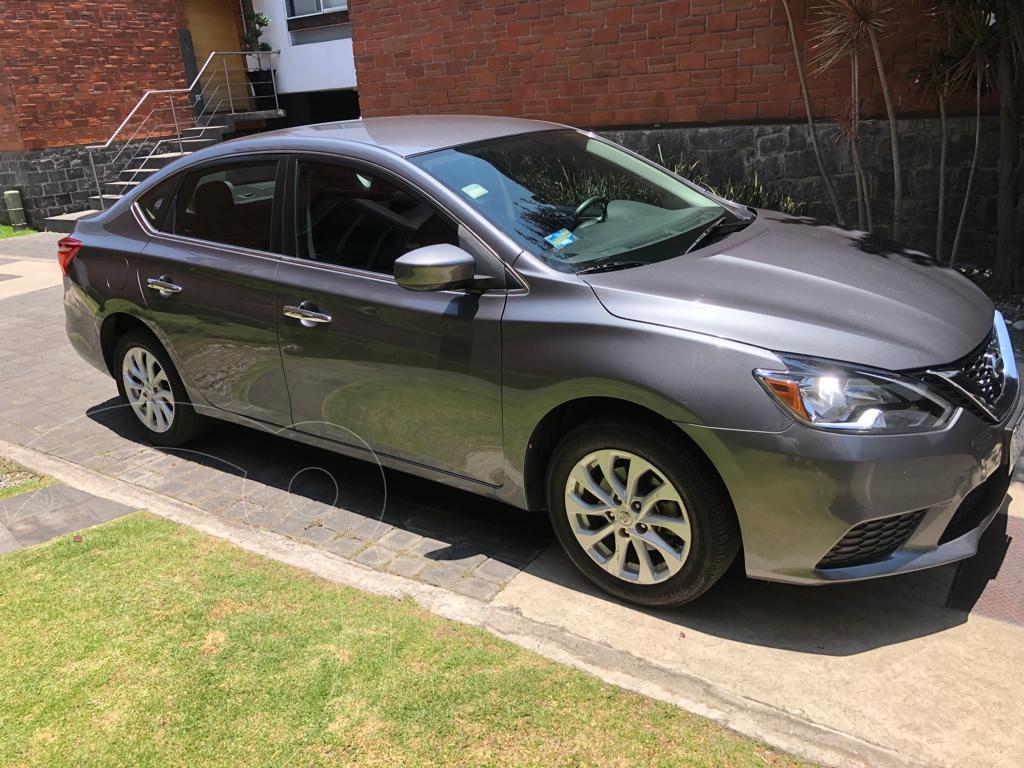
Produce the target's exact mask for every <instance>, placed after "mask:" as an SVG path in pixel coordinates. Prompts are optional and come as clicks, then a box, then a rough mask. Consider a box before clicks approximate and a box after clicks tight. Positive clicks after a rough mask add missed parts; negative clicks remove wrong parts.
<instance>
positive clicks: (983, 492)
mask: <svg viewBox="0 0 1024 768" xmlns="http://www.w3.org/2000/svg"><path fill="white" fill-rule="evenodd" d="M1009 487H1010V473H1009V472H1007V471H1006V470H1005V469H1000V470H996V471H995V472H994V473H993V474H992V475H991V476H990V477H989V478H988V479H987V480H986V481H985V482H983V483H982V484H981V485H979V486H978V487H977V488H975V489H974V490H973V491H971V492H970V493H968V494H967V495H966V496H965V497H964V500H963V501H961V502H960V506H959V507H957V508H956V512H954V513H953V517H952V518H950V521H949V523H948V524H947V525H946V530H944V531H943V532H942V536H941V537H940V538H939V544H945V543H946V542H947V541H952V540H953V539H959V538H960V537H961V536H963V535H964V534H965V533H969V532H970V531H973V530H974V529H975V528H977V527H978V526H979V525H981V521H982V520H984V519H985V518H986V517H988V515H989V513H990V512H991V511H992V510H993V509H996V508H998V507H999V505H1000V504H1002V503H1003V499H1004V498H1005V497H1006V489H1007V488H1009Z"/></svg>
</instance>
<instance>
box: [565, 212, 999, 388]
mask: <svg viewBox="0 0 1024 768" xmlns="http://www.w3.org/2000/svg"><path fill="white" fill-rule="evenodd" d="M758 213H759V215H758V218H757V220H756V221H755V222H754V223H752V224H751V225H749V226H748V227H746V228H745V229H743V230H741V231H740V232H738V233H736V234H734V235H731V236H729V237H727V238H725V239H724V240H722V241H720V242H717V243H715V244H713V245H710V246H708V247H707V248H703V249H699V250H697V251H694V252H693V253H690V254H687V255H685V256H680V257H678V258H674V259H669V260H667V261H662V262H659V263H656V264H651V265H648V266H645V267H635V268H633V269H625V270H621V271H617V272H607V273H604V274H597V273H595V274H593V275H583V276H582V278H583V279H584V280H586V281H587V283H589V284H590V286H591V287H592V288H593V290H594V292H595V293H596V294H597V297H598V299H599V300H600V301H601V303H602V304H603V305H604V306H605V308H606V309H607V310H608V311H609V312H610V313H611V314H613V315H615V316H617V317H621V318H624V319H628V320H638V321H641V322H646V323H654V324H657V325H664V326H669V327H672V328H679V329H682V330H686V331H693V332H696V333H703V334H709V335H712V336H717V337H721V338H725V339H731V340H734V341H740V342H744V343H747V344H753V345H756V346H758V347H763V348H765V349H769V350H772V351H774V352H789V353H795V354H802V355H812V356H816V357H824V358H829V359H833V360H840V361H845V362H851V363H857V364H859V365H865V366H872V367H877V368H884V369H888V370H893V371H898V370H910V369H915V368H924V367H926V366H932V365H940V364H944V363H949V362H952V361H954V360H957V359H959V358H961V357H963V356H964V355H966V354H967V353H969V352H970V351H972V350H973V349H974V348H975V347H977V346H978V345H979V344H980V343H981V342H982V341H983V340H984V338H985V336H986V335H987V334H988V332H989V331H990V330H991V328H992V312H993V307H992V302H991V301H989V299H988V297H986V296H985V294H984V293H982V292H981V291H980V290H979V289H978V288H977V287H976V286H975V285H974V284H973V283H971V282H970V281H969V280H968V279H967V278H965V277H963V276H962V275H960V274H959V273H958V272H955V271H953V270H950V269H945V268H943V267H940V266H938V265H937V263H936V262H935V261H934V260H933V259H932V258H931V257H929V256H926V255H925V254H923V253H920V252H918V251H912V250H909V249H907V248H904V247H903V246H900V245H898V244H897V243H894V242H891V241H889V240H886V239H884V238H881V237H878V236H876V235H870V234H868V233H865V232H858V231H852V230H845V229H841V228H839V227H834V226H827V225H824V224H821V223H819V222H816V221H814V220H812V219H806V218H799V217H793V216H786V215H783V214H779V213H774V212H770V211H759V212H758Z"/></svg>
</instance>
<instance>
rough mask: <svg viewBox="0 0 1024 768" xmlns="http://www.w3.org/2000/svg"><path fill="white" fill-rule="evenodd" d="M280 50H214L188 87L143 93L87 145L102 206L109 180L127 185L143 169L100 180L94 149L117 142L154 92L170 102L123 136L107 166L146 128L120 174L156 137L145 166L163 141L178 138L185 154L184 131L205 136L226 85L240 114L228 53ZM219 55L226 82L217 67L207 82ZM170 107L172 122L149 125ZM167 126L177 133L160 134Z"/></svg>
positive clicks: (273, 52)
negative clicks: (180, 99) (179, 100)
mask: <svg viewBox="0 0 1024 768" xmlns="http://www.w3.org/2000/svg"><path fill="white" fill-rule="evenodd" d="M280 53H281V52H280V51H277V50H271V51H259V52H256V51H213V52H211V53H210V55H209V56H207V57H206V61H204V62H203V66H202V67H200V68H199V72H198V73H197V74H196V76H195V78H193V80H192V82H191V83H189V84H188V86H187V87H185V88H159V89H152V90H148V91H146V92H145V93H143V94H142V97H141V98H140V99H139V100H138V101H137V102H136V103H135V106H134V107H132V109H131V111H130V112H129V113H128V115H127V116H126V117H125V118H124V120H122V121H121V124H120V125H118V126H117V128H116V129H115V130H114V132H113V133H112V134H111V135H110V138H108V139H107V140H106V141H105V142H104V143H103V144H91V145H88V146H87V147H86V149H87V150H88V153H89V166H90V168H91V170H92V176H93V181H94V182H95V185H96V193H97V194H98V195H99V202H100V208H105V207H106V205H105V204H104V199H103V184H108V183H109V184H121V186H125V185H126V184H130V183H131V182H133V181H134V180H135V178H136V177H137V176H138V173H139V169H138V168H136V169H135V171H134V173H132V175H131V177H130V178H129V179H128V181H127V182H120V181H114V180H110V181H104V182H102V183H101V182H100V177H99V173H97V170H96V162H95V158H94V157H93V151H94V150H105V149H108V148H109V147H110V146H111V144H113V143H114V142H115V140H117V138H118V136H119V135H120V134H121V132H122V131H124V130H125V127H126V126H127V125H128V124H129V123H130V122H131V121H132V119H133V118H134V117H135V116H136V115H137V114H138V113H139V110H140V109H141V108H142V105H143V104H144V103H145V102H146V100H147V99H149V98H150V97H151V96H166V97H167V100H168V106H166V107H161V106H154V107H153V108H152V109H150V110H149V112H148V113H147V114H146V116H145V117H144V118H142V120H141V122H139V124H138V125H137V126H136V128H135V130H134V131H132V133H131V135H130V136H129V137H128V138H127V140H122V141H123V142H124V143H123V146H121V147H120V149H118V150H117V153H116V154H115V155H114V158H113V159H112V160H111V161H109V162H108V163H107V164H106V167H107V168H110V167H111V166H115V165H117V163H118V160H120V159H121V157H122V155H124V154H125V151H126V150H128V149H129V147H131V146H132V145H133V142H135V140H136V138H137V137H139V134H140V132H143V129H144V128H145V129H146V130H145V132H144V136H143V137H142V138H139V143H138V146H137V148H135V151H134V152H129V155H130V156H129V157H128V159H127V160H126V161H125V164H124V165H123V166H122V170H121V171H118V172H117V174H118V175H120V174H121V173H123V172H124V171H125V170H126V169H128V168H131V167H132V163H134V162H135V161H136V160H137V159H138V158H139V156H140V155H142V154H144V153H145V150H146V147H147V145H148V144H149V142H150V141H151V140H153V139H155V143H154V144H153V146H152V148H150V149H149V153H148V154H147V155H146V157H145V159H144V160H143V161H142V166H141V167H145V165H146V163H148V162H149V160H150V159H152V157H153V156H154V155H155V154H156V153H157V152H158V150H159V149H160V148H161V147H162V146H163V145H165V144H166V143H167V142H171V141H177V144H178V151H179V152H180V153H182V154H184V153H185V149H184V145H183V143H182V142H183V139H182V133H183V132H187V131H192V130H196V131H199V134H198V136H202V134H203V133H205V132H206V131H207V130H209V129H210V128H211V127H212V123H213V119H214V115H215V114H219V110H220V108H221V106H222V105H223V104H224V100H225V99H224V97H223V96H220V89H221V88H222V87H224V86H226V87H227V101H228V103H229V104H230V107H231V114H232V115H234V114H238V113H237V112H236V111H235V99H234V98H233V94H232V93H231V74H230V72H229V71H228V57H229V56H246V57H248V56H257V55H259V56H278V55H280ZM216 57H220V58H221V60H222V62H223V65H224V82H222V83H216V78H217V75H219V74H220V73H219V72H218V71H216V70H214V71H213V75H212V76H211V77H210V78H208V81H207V82H205V83H204V82H203V75H204V74H205V73H206V71H207V69H208V68H209V66H210V64H211V62H213V60H214V58H216ZM270 77H271V84H272V86H271V87H272V88H273V95H274V105H275V108H276V109H279V108H280V107H279V106H278V94H277V78H276V77H275V76H274V70H273V69H271V70H270ZM214 83H216V85H215V87H213V90H212V93H209V94H208V93H207V90H208V89H209V88H210V86H211V85H214ZM197 85H198V86H199V91H198V93H194V91H195V89H196V86H197ZM248 90H251V91H252V98H253V99H258V98H260V97H259V95H258V94H257V92H256V90H255V87H254V86H253V85H252V84H249V87H248ZM248 90H247V91H246V92H245V95H244V96H241V95H240V96H241V98H243V99H248V98H249V93H248ZM181 95H185V96H187V97H188V106H187V107H186V106H184V105H182V106H179V107H175V103H174V101H175V97H176V96H181ZM218 96H220V97H219V98H217V97H218ZM200 104H201V105H202V108H201V109H199V107H200ZM211 108H212V109H211ZM197 109H199V114H198V115H197V114H196V110H197ZM179 110H180V111H182V112H183V117H184V120H179V116H178V113H179ZM168 111H169V112H170V113H171V115H170V117H171V122H170V123H162V122H159V120H160V118H159V117H157V121H158V124H157V125H155V126H149V125H148V124H149V122H150V119H151V118H153V117H154V115H156V114H157V113H162V112H168ZM208 111H209V112H210V114H209V116H208V117H206V114H207V112H208ZM244 111H245V110H243V113H244ZM204 117H206V125H205V126H201V125H200V123H201V122H202V121H203V118H204ZM189 122H191V124H192V125H191V126H188V123H189ZM183 124H184V126H183ZM165 127H166V128H173V133H172V134H171V135H169V136H163V137H161V136H160V135H159V134H160V133H161V132H162V129H164V128H165ZM154 133H156V134H157V135H156V136H154ZM104 176H105V177H106V176H107V174H106V173H105V174H104Z"/></svg>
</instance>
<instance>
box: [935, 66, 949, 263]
mask: <svg viewBox="0 0 1024 768" xmlns="http://www.w3.org/2000/svg"><path fill="white" fill-rule="evenodd" d="M941 88H942V86H940V90H939V123H940V125H941V126H942V149H941V151H940V153H939V216H938V220H937V222H936V224H935V258H936V260H937V261H942V258H943V257H942V254H943V250H944V246H945V243H944V242H943V240H944V239H945V227H946V155H947V154H948V152H949V124H948V123H947V121H946V93H945V91H943V90H941Z"/></svg>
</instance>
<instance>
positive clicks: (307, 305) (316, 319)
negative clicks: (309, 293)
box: [284, 301, 333, 328]
mask: <svg viewBox="0 0 1024 768" xmlns="http://www.w3.org/2000/svg"><path fill="white" fill-rule="evenodd" d="M315 306H316V305H315V304H313V302H311V301H304V302H302V303H301V304H299V305H297V306H286V307H285V308H284V316H285V317H291V318H294V319H295V320H298V321H299V322H300V323H301V324H302V327H303V328H315V327H316V326H318V325H320V324H322V323H329V322H331V320H332V319H333V318H331V316H330V315H328V314H327V313H326V312H319V311H317V310H316V309H314V307H315Z"/></svg>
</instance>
